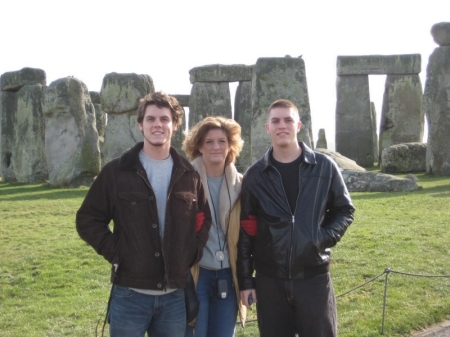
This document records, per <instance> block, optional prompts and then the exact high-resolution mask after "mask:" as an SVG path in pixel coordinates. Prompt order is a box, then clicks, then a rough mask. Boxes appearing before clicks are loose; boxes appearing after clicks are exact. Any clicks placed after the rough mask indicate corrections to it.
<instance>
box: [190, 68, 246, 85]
mask: <svg viewBox="0 0 450 337" xmlns="http://www.w3.org/2000/svg"><path fill="white" fill-rule="evenodd" d="M252 70H253V66H248V65H244V64H233V65H223V64H211V65H206V66H202V67H195V68H192V69H191V70H189V75H190V81H191V83H192V84H194V83H196V82H241V81H251V80H252Z"/></svg>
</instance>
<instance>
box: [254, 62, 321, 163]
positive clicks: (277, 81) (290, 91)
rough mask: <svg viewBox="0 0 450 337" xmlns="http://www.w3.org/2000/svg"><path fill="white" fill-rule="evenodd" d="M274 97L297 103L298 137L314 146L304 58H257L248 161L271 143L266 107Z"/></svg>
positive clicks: (261, 153) (256, 156) (258, 156)
mask: <svg viewBox="0 0 450 337" xmlns="http://www.w3.org/2000/svg"><path fill="white" fill-rule="evenodd" d="M278 99H288V100H290V101H292V102H293V103H294V104H295V105H296V106H297V108H298V110H299V114H300V119H301V122H302V128H301V130H300V132H299V134H298V140H299V141H303V142H305V144H307V145H308V146H309V147H311V148H313V147H314V141H313V136H312V124H311V110H310V106H309V96H308V86H307V82H306V73H305V62H304V60H303V59H302V58H301V57H299V58H291V57H284V58H259V59H258V60H257V61H256V65H255V66H254V68H253V76H252V110H253V111H252V115H253V116H252V127H251V140H252V162H255V161H256V160H257V159H259V158H261V157H262V156H263V155H264V153H265V152H266V151H267V149H268V148H269V146H270V145H271V140H270V137H269V136H268V135H267V132H266V130H265V124H266V121H267V109H268V108H269V106H270V105H271V104H272V103H273V102H274V101H276V100H278Z"/></svg>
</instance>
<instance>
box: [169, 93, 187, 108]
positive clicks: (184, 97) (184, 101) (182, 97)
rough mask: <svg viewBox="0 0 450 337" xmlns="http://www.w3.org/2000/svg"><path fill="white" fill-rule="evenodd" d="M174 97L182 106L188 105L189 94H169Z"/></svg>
mask: <svg viewBox="0 0 450 337" xmlns="http://www.w3.org/2000/svg"><path fill="white" fill-rule="evenodd" d="M171 96H173V97H175V98H176V99H177V101H178V103H180V105H181V106H182V107H189V98H190V95H171Z"/></svg>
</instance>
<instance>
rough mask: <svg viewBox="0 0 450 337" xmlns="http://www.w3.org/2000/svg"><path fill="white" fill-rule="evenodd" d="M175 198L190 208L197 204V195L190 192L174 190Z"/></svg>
mask: <svg viewBox="0 0 450 337" xmlns="http://www.w3.org/2000/svg"><path fill="white" fill-rule="evenodd" d="M175 198H177V200H178V201H180V202H182V204H184V205H186V207H187V208H188V209H189V210H190V209H192V207H194V206H195V205H197V196H196V195H195V194H194V193H191V192H175Z"/></svg>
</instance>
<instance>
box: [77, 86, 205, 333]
mask: <svg viewBox="0 0 450 337" xmlns="http://www.w3.org/2000/svg"><path fill="white" fill-rule="evenodd" d="M182 112H183V109H182V107H181V106H180V105H179V103H178V101H177V100H176V99H175V98H174V97H171V96H168V95H166V94H164V93H161V92H157V93H154V94H152V95H147V96H145V97H144V98H143V99H141V101H140V105H139V108H138V115H137V121H138V124H139V128H140V130H141V132H142V134H143V136H144V142H140V143H137V144H136V145H135V146H134V147H132V148H131V149H129V150H127V151H125V152H124V153H123V154H122V155H121V156H120V157H119V158H116V159H114V160H112V161H111V162H109V163H108V164H106V165H105V167H104V168H103V169H102V171H101V172H100V174H99V175H98V177H97V178H96V180H95V181H94V183H93V184H92V186H91V188H90V189H89V192H88V193H87V195H86V198H85V200H84V201H83V204H82V205H81V208H80V209H79V210H78V212H77V217H76V226H77V231H78V233H79V235H80V236H81V238H82V239H83V240H85V241H86V242H87V243H89V244H90V245H91V246H92V247H93V248H94V249H95V250H96V252H97V253H98V254H100V255H102V256H103V257H104V258H105V259H106V260H107V261H108V262H109V263H111V265H112V276H111V280H112V282H113V289H112V295H111V303H110V307H109V314H108V321H109V322H110V334H111V336H121V337H122V336H136V337H138V336H139V337H143V336H144V334H145V333H146V332H147V333H148V336H168V337H169V336H183V334H184V330H185V327H186V312H185V303H184V290H183V288H184V287H185V283H186V276H187V273H188V271H189V268H190V267H191V266H192V265H194V264H195V263H197V262H198V261H199V260H200V258H201V256H202V251H203V247H204V246H205V243H206V241H207V238H208V231H209V228H210V226H211V215H210V210H209V206H208V202H207V199H206V196H205V194H204V191H203V187H202V185H201V182H200V177H199V175H198V173H197V172H196V171H195V170H194V168H193V167H192V166H191V164H190V163H189V162H188V161H187V160H186V159H185V158H183V157H182V156H181V155H179V154H178V153H177V151H176V150H175V149H174V148H172V147H171V146H170V144H171V137H172V135H173V134H174V132H175V131H176V130H177V129H178V127H179V126H180V124H181V118H182ZM111 221H112V222H113V230H112V231H111V230H110V228H109V224H110V222H111Z"/></svg>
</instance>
